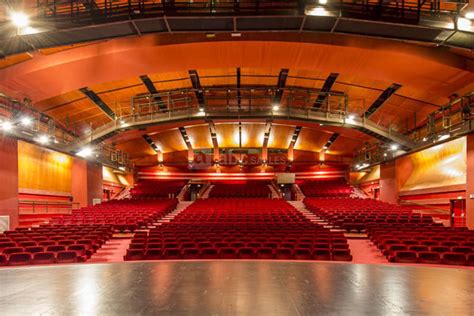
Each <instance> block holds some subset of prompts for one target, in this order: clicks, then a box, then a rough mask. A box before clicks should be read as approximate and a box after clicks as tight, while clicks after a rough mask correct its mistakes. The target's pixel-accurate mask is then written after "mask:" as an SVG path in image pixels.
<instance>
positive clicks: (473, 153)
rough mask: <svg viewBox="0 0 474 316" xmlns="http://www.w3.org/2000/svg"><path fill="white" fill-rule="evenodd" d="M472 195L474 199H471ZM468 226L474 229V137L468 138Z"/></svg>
mask: <svg viewBox="0 0 474 316" xmlns="http://www.w3.org/2000/svg"><path fill="white" fill-rule="evenodd" d="M471 195H472V196H473V198H471ZM465 216H466V225H467V227H469V229H474V135H473V134H469V135H467V136H466V215H465Z"/></svg>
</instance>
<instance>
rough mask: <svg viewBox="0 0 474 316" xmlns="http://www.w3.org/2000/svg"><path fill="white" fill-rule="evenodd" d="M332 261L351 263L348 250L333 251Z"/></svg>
mask: <svg viewBox="0 0 474 316" xmlns="http://www.w3.org/2000/svg"><path fill="white" fill-rule="evenodd" d="M332 260H336V261H352V255H351V252H350V250H349V249H333V250H332Z"/></svg>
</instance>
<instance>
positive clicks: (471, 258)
mask: <svg viewBox="0 0 474 316" xmlns="http://www.w3.org/2000/svg"><path fill="white" fill-rule="evenodd" d="M466 259H467V260H466V264H467V265H468V266H471V267H473V266H474V253H471V254H468V255H467V258H466Z"/></svg>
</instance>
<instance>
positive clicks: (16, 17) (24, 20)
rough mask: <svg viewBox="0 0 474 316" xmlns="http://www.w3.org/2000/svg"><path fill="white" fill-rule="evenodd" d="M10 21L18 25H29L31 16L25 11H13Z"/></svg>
mask: <svg viewBox="0 0 474 316" xmlns="http://www.w3.org/2000/svg"><path fill="white" fill-rule="evenodd" d="M10 21H11V22H12V23H13V24H14V25H15V26H16V27H27V26H28V25H29V24H30V18H29V17H28V16H27V15H26V14H25V13H23V12H11V13H10Z"/></svg>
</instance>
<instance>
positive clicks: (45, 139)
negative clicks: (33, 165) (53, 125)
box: [37, 135, 49, 145]
mask: <svg viewBox="0 0 474 316" xmlns="http://www.w3.org/2000/svg"><path fill="white" fill-rule="evenodd" d="M37 142H38V143H40V144H43V145H45V144H47V143H49V137H48V136H47V135H41V136H40V137H38V139H37Z"/></svg>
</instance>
